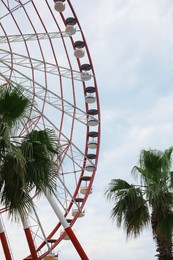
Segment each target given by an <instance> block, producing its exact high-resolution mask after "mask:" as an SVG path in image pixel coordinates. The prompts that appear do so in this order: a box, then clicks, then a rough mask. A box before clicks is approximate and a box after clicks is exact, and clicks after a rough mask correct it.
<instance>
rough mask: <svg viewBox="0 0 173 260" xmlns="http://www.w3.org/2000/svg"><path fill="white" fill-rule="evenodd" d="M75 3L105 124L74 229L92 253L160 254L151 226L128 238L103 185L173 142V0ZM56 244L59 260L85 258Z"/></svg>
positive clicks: (122, 257) (100, 258)
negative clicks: (146, 151) (145, 152)
mask: <svg viewBox="0 0 173 260" xmlns="http://www.w3.org/2000/svg"><path fill="white" fill-rule="evenodd" d="M71 2H72V4H73V6H74V9H75V11H76V14H77V16H78V18H79V21H80V24H81V26H82V28H83V31H84V34H85V37H86V40H87V43H88V47H89V49H90V53H91V57H92V61H93V64H94V68H95V72H96V78H97V83H98V88H99V96H100V108H101V128H102V129H101V132H102V134H101V149H100V158H99V159H100V160H99V164H98V170H97V174H96V178H95V182H94V185H93V194H92V195H90V197H89V199H88V201H87V203H86V206H85V211H86V215H85V217H84V218H81V219H79V221H77V223H76V225H75V226H74V231H75V233H76V235H77V237H78V238H79V240H80V242H81V244H82V246H83V247H84V248H85V250H86V253H87V254H88V256H89V259H90V260H105V259H108V260H114V259H116V260H127V259H128V260H132V259H133V260H138V259H140V260H146V259H154V255H155V247H154V244H153V241H152V233H151V230H149V231H145V232H144V233H143V234H142V235H141V237H140V238H139V239H137V240H131V241H130V240H129V241H126V236H125V233H124V232H123V230H119V229H117V227H116V224H115V223H113V222H112V221H111V220H110V210H111V207H112V206H113V204H111V203H108V202H107V201H106V198H105V196H104V191H105V189H106V187H107V185H108V183H109V181H110V180H111V179H112V178H125V179H126V180H128V181H130V182H131V181H133V180H132V178H131V175H130V171H131V169H132V167H133V166H134V165H135V164H136V163H137V161H138V156H139V152H140V149H143V148H149V147H152V148H158V149H161V150H163V149H166V148H167V147H169V146H171V145H172V144H173V142H172V129H173V120H172V118H173V102H172V100H173V73H172V72H173V33H172V28H173V1H172V0H157V1H156V0H140V1H139V0H107V1H105V0H97V1H93V0H87V1H84V0H80V1H78V0H71ZM57 251H58V252H59V259H60V260H63V259H65V260H78V259H79V257H78V255H77V253H76V251H75V249H74V248H73V246H72V244H71V242H69V241H63V242H62V243H61V244H60V246H59V247H58V248H57ZM15 260H21V259H15Z"/></svg>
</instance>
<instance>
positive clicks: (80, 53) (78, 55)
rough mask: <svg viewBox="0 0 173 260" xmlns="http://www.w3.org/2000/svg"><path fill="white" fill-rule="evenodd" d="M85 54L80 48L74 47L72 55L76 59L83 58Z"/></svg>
mask: <svg viewBox="0 0 173 260" xmlns="http://www.w3.org/2000/svg"><path fill="white" fill-rule="evenodd" d="M84 55H85V51H84V49H82V48H75V50H74V56H75V57H76V58H78V59H80V58H83V57H84Z"/></svg>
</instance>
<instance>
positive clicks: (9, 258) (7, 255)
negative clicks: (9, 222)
mask: <svg viewBox="0 0 173 260" xmlns="http://www.w3.org/2000/svg"><path fill="white" fill-rule="evenodd" d="M0 239H1V243H2V247H3V250H4V255H5V258H6V259H7V260H12V256H11V253H10V249H9V246H8V243H7V239H6V236H5V233H4V232H1V233H0Z"/></svg>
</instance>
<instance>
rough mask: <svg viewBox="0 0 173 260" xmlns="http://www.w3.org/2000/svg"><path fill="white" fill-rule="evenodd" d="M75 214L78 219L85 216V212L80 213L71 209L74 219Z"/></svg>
mask: <svg viewBox="0 0 173 260" xmlns="http://www.w3.org/2000/svg"><path fill="white" fill-rule="evenodd" d="M77 214H79V215H78V217H79V218H82V217H84V216H85V211H80V210H79V209H73V210H72V216H73V217H75V216H76V215H77Z"/></svg>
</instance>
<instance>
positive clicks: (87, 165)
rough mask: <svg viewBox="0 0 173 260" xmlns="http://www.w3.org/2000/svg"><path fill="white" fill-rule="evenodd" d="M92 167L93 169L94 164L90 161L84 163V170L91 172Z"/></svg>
mask: <svg viewBox="0 0 173 260" xmlns="http://www.w3.org/2000/svg"><path fill="white" fill-rule="evenodd" d="M94 169H95V165H94V164H92V163H90V162H88V163H86V165H85V170H86V171H88V172H92V171H94Z"/></svg>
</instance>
